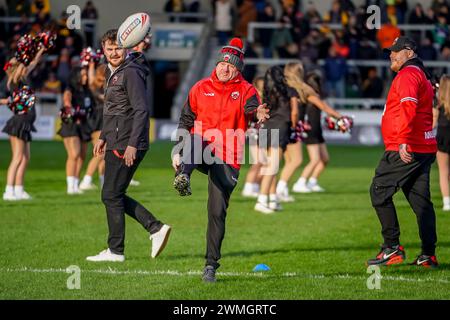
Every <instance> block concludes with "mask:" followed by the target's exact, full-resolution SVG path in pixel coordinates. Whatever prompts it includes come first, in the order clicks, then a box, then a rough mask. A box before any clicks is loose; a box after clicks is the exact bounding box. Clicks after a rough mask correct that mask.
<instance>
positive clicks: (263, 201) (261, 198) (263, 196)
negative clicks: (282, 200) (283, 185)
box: [258, 194, 269, 206]
mask: <svg viewBox="0 0 450 320" xmlns="http://www.w3.org/2000/svg"><path fill="white" fill-rule="evenodd" d="M268 198H269V197H268V196H267V194H260V195H259V196H258V202H259V203H261V204H263V205H265V206H267V200H269V199H268Z"/></svg>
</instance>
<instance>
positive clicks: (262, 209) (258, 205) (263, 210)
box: [255, 202, 275, 214]
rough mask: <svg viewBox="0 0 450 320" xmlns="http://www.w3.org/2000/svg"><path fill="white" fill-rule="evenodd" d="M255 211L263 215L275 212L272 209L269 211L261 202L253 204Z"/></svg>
mask: <svg viewBox="0 0 450 320" xmlns="http://www.w3.org/2000/svg"><path fill="white" fill-rule="evenodd" d="M255 210H256V211H259V212H261V213H264V214H271V213H274V212H275V211H273V210H272V209H270V208H269V207H268V206H266V205H265V204H263V203H261V202H257V203H256V204H255Z"/></svg>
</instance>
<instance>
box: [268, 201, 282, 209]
mask: <svg viewBox="0 0 450 320" xmlns="http://www.w3.org/2000/svg"><path fill="white" fill-rule="evenodd" d="M269 208H270V209H272V210H273V211H281V210H283V207H282V206H281V204H280V203H279V202H278V201H269Z"/></svg>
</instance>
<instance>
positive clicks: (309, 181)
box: [308, 178, 317, 186]
mask: <svg viewBox="0 0 450 320" xmlns="http://www.w3.org/2000/svg"><path fill="white" fill-rule="evenodd" d="M308 184H309V185H311V186H315V185H317V179H316V178H309V180H308Z"/></svg>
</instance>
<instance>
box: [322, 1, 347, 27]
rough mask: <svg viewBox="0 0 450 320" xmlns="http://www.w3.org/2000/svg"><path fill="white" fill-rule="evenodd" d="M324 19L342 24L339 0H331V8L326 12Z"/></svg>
mask: <svg viewBox="0 0 450 320" xmlns="http://www.w3.org/2000/svg"><path fill="white" fill-rule="evenodd" d="M324 20H325V21H326V22H329V23H338V24H344V20H343V11H342V9H341V4H340V3H339V0H334V1H333V3H332V5H331V9H330V11H329V12H328V15H327V16H325V18H324ZM345 24H346V23H345Z"/></svg>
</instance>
